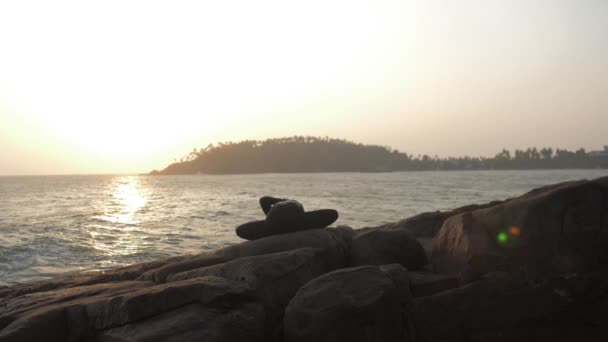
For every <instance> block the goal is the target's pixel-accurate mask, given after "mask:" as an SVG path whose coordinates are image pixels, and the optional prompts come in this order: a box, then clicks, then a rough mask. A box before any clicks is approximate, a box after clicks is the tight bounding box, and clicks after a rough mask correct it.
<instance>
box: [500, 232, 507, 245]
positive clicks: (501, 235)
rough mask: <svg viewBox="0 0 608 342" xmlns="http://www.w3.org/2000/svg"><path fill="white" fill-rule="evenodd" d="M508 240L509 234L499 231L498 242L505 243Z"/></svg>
mask: <svg viewBox="0 0 608 342" xmlns="http://www.w3.org/2000/svg"><path fill="white" fill-rule="evenodd" d="M507 240H509V235H508V234H507V233H505V232H502V233H498V242H500V243H505V242H507Z"/></svg>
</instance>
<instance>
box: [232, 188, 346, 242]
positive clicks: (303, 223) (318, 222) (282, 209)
mask: <svg viewBox="0 0 608 342" xmlns="http://www.w3.org/2000/svg"><path fill="white" fill-rule="evenodd" d="M260 207H262V211H263V212H264V214H265V215H266V219H264V220H258V221H252V222H248V223H245V224H242V225H240V226H238V227H237V228H236V235H238V236H239V237H241V238H243V239H246V240H256V239H260V238H263V237H266V236H270V235H276V234H284V233H293V232H297V231H300V230H307V229H315V228H325V227H327V226H329V225H330V224H332V223H334V222H335V221H336V220H337V219H338V212H337V211H336V210H334V209H320V210H313V211H308V212H306V211H304V206H302V204H301V203H300V202H298V201H295V200H290V199H286V198H276V197H271V196H264V197H261V198H260Z"/></svg>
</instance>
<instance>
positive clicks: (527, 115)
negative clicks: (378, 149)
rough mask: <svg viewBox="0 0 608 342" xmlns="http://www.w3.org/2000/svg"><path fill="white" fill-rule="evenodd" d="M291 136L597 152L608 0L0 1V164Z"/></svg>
mask: <svg viewBox="0 0 608 342" xmlns="http://www.w3.org/2000/svg"><path fill="white" fill-rule="evenodd" d="M291 135H314V136H330V137H335V138H345V139H349V140H353V141H356V142H362V143H371V144H380V145H389V146H392V147H394V148H397V149H399V150H401V151H405V152H408V153H411V154H422V153H427V154H431V155H435V154H437V155H439V156H448V155H455V156H456V155H465V154H466V155H475V156H476V155H485V156H490V155H494V154H495V153H496V152H498V151H500V150H501V149H502V148H508V149H515V148H525V147H530V146H537V147H542V146H553V147H562V148H568V149H575V148H578V147H584V148H586V149H588V150H593V149H601V147H602V146H603V145H606V144H608V1H606V0H546V1H544V0H534V1H530V0H522V1H516V0H512V1H489V0H478V1H473V0H470V1H464V0H463V1H452V0H445V1H437V0H420V1H407V0H400V1H381V0H375V1H354V0H349V1H330V0H324V1H315V0H312V1H311V0H309V1H297V2H296V1H286V0H281V1H279V0H277V1H264V0H258V1H229V0H228V1H150V0H146V1H126V0H121V1H108V0H106V1H96V2H93V1H27V0H14V1H11V0H7V1H2V2H0V151H1V153H0V174H2V175H7V174H74V173H138V172H147V171H150V170H152V169H160V168H163V167H164V166H166V165H167V164H168V163H170V162H172V161H173V159H174V158H179V157H181V156H183V155H185V154H187V153H188V152H189V151H191V150H192V149H193V148H200V147H204V146H206V145H207V144H209V143H211V142H218V141H227V140H232V141H235V140H241V139H265V138H270V137H281V136H291Z"/></svg>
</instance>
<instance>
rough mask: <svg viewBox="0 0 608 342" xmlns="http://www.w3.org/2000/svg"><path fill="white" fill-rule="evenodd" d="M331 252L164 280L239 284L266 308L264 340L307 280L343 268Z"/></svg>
mask: <svg viewBox="0 0 608 342" xmlns="http://www.w3.org/2000/svg"><path fill="white" fill-rule="evenodd" d="M334 257H335V253H334V252H333V251H329V250H326V251H323V250H321V249H317V248H302V249H296V250H291V251H286V252H280V253H273V254H265V255H258V256H252V257H245V258H240V259H237V260H233V261H230V262H227V263H225V264H220V265H215V266H209V267H203V268H200V269H195V270H191V271H187V272H183V273H178V274H175V275H173V276H170V277H169V278H168V280H169V281H180V280H184V279H190V278H196V277H201V276H218V277H222V278H226V279H229V280H234V281H238V282H243V283H246V284H248V285H249V287H250V288H251V289H252V290H253V291H254V293H255V295H256V298H258V300H259V301H260V302H262V303H264V306H265V308H266V311H265V312H266V325H265V326H266V327H267V328H266V329H267V330H268V333H267V336H278V335H279V331H278V330H277V329H278V328H279V327H281V320H282V318H283V312H284V311H285V307H286V306H287V303H288V302H289V300H290V299H291V298H292V297H293V296H294V294H295V293H296V291H297V290H298V289H299V288H300V287H302V286H303V285H304V284H306V283H307V282H309V281H310V280H312V279H314V278H315V277H318V276H320V275H322V274H324V273H327V272H329V271H331V270H333V269H335V268H336V266H337V265H340V263H342V264H341V265H340V267H344V266H346V263H347V262H348V256H347V255H343V256H342V258H341V260H333V259H332V258H334Z"/></svg>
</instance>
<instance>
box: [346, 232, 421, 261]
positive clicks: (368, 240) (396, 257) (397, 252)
mask: <svg viewBox="0 0 608 342" xmlns="http://www.w3.org/2000/svg"><path fill="white" fill-rule="evenodd" d="M393 263H397V264H401V265H403V266H404V267H405V268H407V269H408V270H417V269H421V268H423V267H424V266H425V265H426V264H427V263H428V260H427V256H426V252H425V251H424V248H423V247H422V245H421V244H420V243H419V242H418V241H417V240H416V239H415V238H414V237H413V236H412V235H411V234H410V233H409V232H407V231H405V230H400V229H388V228H378V229H370V230H365V231H362V232H357V233H356V234H355V236H354V237H353V241H352V245H351V265H352V266H361V265H385V264H393Z"/></svg>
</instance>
